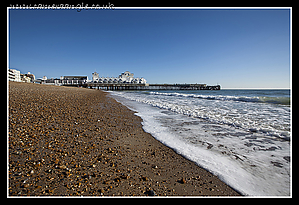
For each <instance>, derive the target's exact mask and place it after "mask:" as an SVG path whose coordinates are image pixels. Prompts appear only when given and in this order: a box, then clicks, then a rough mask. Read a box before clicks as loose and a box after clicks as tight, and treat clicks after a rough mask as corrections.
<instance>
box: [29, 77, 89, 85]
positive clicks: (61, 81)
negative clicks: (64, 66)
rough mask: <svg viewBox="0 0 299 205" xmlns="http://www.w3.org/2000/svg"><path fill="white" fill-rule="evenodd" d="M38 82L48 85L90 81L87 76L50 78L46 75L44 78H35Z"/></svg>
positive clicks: (79, 83) (75, 83)
mask: <svg viewBox="0 0 299 205" xmlns="http://www.w3.org/2000/svg"><path fill="white" fill-rule="evenodd" d="M35 82H36V83H40V84H47V85H58V86H62V85H81V84H85V83H87V82H88V77H87V76H61V77H60V78H59V79H58V78H50V79H48V78H47V77H46V76H44V77H43V78H42V79H38V80H35Z"/></svg>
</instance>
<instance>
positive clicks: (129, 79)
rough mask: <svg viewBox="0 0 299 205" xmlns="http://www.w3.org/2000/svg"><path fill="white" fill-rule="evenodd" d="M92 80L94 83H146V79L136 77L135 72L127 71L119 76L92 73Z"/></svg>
mask: <svg viewBox="0 0 299 205" xmlns="http://www.w3.org/2000/svg"><path fill="white" fill-rule="evenodd" d="M92 82H93V83H103V84H106V83H111V84H122V83H130V84H146V80H145V79H144V78H134V74H133V73H130V72H129V71H126V72H124V73H122V74H120V75H119V76H118V77H99V73H97V72H94V73H92Z"/></svg>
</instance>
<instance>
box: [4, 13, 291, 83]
mask: <svg viewBox="0 0 299 205" xmlns="http://www.w3.org/2000/svg"><path fill="white" fill-rule="evenodd" d="M9 68H16V69H18V70H20V71H21V73H27V72H28V71H30V72H32V73H34V74H35V75H36V77H42V76H44V75H46V76H47V77H48V78H51V77H54V78H55V77H60V76H63V75H88V76H89V78H91V73H92V72H94V71H95V70H96V71H97V72H98V73H99V74H100V76H104V77H106V76H109V77H114V76H115V77H117V76H118V75H119V74H120V73H122V72H124V71H127V70H128V71H130V72H133V73H134V74H135V76H136V77H144V78H146V79H147V81H148V83H206V84H209V85H215V84H217V83H218V84H220V85H221V86H222V87H223V88H289V87H290V11H289V10H288V9H278V10H267V9H257V10H249V9H248V10H246V9H233V10H224V9H220V10H216V9H213V10H211V9H195V10H174V9H172V10H158V9H156V10H144V9H143V10H120V9H115V10H82V11H81V12H77V10H9Z"/></svg>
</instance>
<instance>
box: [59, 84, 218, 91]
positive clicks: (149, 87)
mask: <svg viewBox="0 0 299 205" xmlns="http://www.w3.org/2000/svg"><path fill="white" fill-rule="evenodd" d="M64 86H78V87H86V88H95V89H101V90H220V85H214V86H210V85H206V84H133V83H84V84H64Z"/></svg>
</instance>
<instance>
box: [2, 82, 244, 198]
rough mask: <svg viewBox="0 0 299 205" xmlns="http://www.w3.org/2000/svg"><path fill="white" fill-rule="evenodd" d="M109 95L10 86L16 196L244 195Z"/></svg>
mask: <svg viewBox="0 0 299 205" xmlns="http://www.w3.org/2000/svg"><path fill="white" fill-rule="evenodd" d="M107 95H109V94H108V93H105V92H103V91H101V90H94V89H86V88H74V87H58V86H51V85H37V84H27V83H16V82H9V119H8V121H9V122H8V123H9V133H8V134H9V139H8V140H9V144H8V145H9V184H8V185H9V190H8V194H9V196H27V195H28V196H81V195H83V196H147V195H155V196H240V194H239V193H238V192H237V191H235V190H233V189H232V188H231V187H230V186H228V185H227V184H225V183H224V182H222V181H221V180H220V179H219V178H218V177H216V176H214V175H212V174H211V173H210V172H208V171H207V170H205V169H203V168H201V167H199V166H198V165H197V164H195V162H192V161H190V160H188V159H186V158H184V157H183V156H181V155H179V154H177V153H176V152H175V151H174V150H173V149H171V148H169V147H167V146H166V145H164V144H162V143H161V142H159V141H158V140H156V139H155V138H154V137H152V136H151V135H150V134H149V133H146V132H145V131H144V130H143V128H142V124H141V122H142V119H141V118H140V117H138V116H136V115H135V114H134V112H133V111H132V110H130V109H129V108H127V107H126V106H124V105H122V104H121V103H119V102H117V101H116V100H115V99H113V98H112V97H109V96H107Z"/></svg>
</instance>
